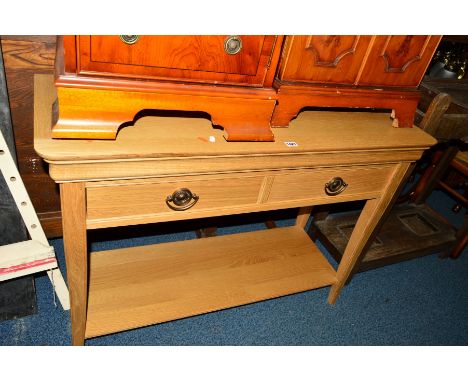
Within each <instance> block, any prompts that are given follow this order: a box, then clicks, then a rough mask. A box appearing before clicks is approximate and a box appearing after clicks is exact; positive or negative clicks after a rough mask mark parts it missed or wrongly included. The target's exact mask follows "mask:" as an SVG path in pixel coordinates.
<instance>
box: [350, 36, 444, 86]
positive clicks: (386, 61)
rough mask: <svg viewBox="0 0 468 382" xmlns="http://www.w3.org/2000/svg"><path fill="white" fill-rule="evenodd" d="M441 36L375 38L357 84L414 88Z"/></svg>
mask: <svg viewBox="0 0 468 382" xmlns="http://www.w3.org/2000/svg"><path fill="white" fill-rule="evenodd" d="M440 39H441V36H420V35H418V36H376V37H375V40H374V42H373V44H372V48H371V50H370V53H369V57H368V59H367V61H366V64H365V66H364V69H363V72H362V75H361V78H360V79H359V85H385V86H412V87H417V86H418V85H419V83H420V81H421V79H422V77H423V75H424V72H425V71H426V69H427V66H428V65H429V62H430V61H431V58H432V55H433V54H434V51H435V49H436V48H437V45H438V44H439V41H440Z"/></svg>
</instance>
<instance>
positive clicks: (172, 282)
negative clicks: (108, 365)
mask: <svg viewBox="0 0 468 382" xmlns="http://www.w3.org/2000/svg"><path fill="white" fill-rule="evenodd" d="M291 243H294V245H291ZM90 258H91V261H90V285H89V307H88V320H87V324H86V337H87V338H89V337H95V336H99V335H103V334H107V333H112V332H115V331H121V330H125V329H131V328H136V327H140V326H145V325H150V324H153V323H158V322H164V321H169V320H174V319H178V318H182V317H188V316H192V315H195V314H201V313H206V312H211V311H215V310H219V309H224V308H228V307H232V306H238V305H242V304H248V303H251V302H255V301H260V300H265V299H268V298H274V297H278V296H282V295H286V294H291V293H296V292H301V291H305V290H309V289H314V288H319V287H323V286H327V285H331V284H333V283H334V282H335V280H336V278H335V271H334V269H333V268H332V267H331V265H330V264H329V263H328V261H327V260H326V259H325V258H324V257H323V255H322V254H321V253H320V251H319V249H318V248H317V247H316V246H315V245H314V244H313V243H312V242H311V241H310V239H309V237H308V235H307V234H306V233H305V232H304V230H303V229H302V228H300V227H287V228H276V229H270V230H264V231H257V232H248V233H242V234H235V235H227V236H218V237H210V238H203V239H197V240H189V241H184V242H175V243H164V244H156V245H152V246H145V247H137V248H125V249H119V250H114V251H105V252H96V253H92V254H91V255H90Z"/></svg>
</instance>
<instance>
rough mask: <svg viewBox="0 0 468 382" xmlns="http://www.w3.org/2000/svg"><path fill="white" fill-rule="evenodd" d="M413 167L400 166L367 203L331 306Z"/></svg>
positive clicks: (341, 266)
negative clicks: (379, 195)
mask: <svg viewBox="0 0 468 382" xmlns="http://www.w3.org/2000/svg"><path fill="white" fill-rule="evenodd" d="M412 167H413V166H412V165H411V164H407V163H402V164H399V165H398V166H397V168H396V169H395V171H394V173H393V174H392V176H391V177H390V180H389V183H388V184H387V187H386V188H385V191H384V192H383V194H382V196H381V197H379V198H377V199H370V200H368V201H367V202H366V204H365V206H364V209H363V210H362V212H361V214H360V215H359V219H358V221H357V222H356V225H355V227H354V230H353V233H352V234H351V237H350V238H349V242H348V245H347V246H346V248H345V251H344V253H343V257H342V259H341V261H340V264H339V266H338V270H337V274H336V277H337V282H336V283H335V284H334V285H333V286H332V287H331V290H330V294H329V295H328V302H329V303H330V304H334V303H335V302H336V300H337V299H338V296H339V294H340V292H341V289H342V288H343V286H344V285H345V283H346V281H347V280H348V278H349V276H350V275H351V274H352V272H353V269H354V267H355V266H356V263H357V261H358V259H359V258H360V256H361V254H362V253H364V251H365V249H366V248H367V246H368V245H369V244H370V243H372V240H373V239H374V237H375V233H376V231H377V225H378V224H379V223H381V222H382V220H383V217H384V215H385V214H386V212H387V211H388V210H389V209H390V207H391V206H392V204H393V203H392V202H393V201H394V200H395V198H396V197H397V196H398V192H399V190H400V188H401V187H402V186H403V184H404V180H405V179H406V177H407V176H408V175H409V174H410V173H411V169H412Z"/></svg>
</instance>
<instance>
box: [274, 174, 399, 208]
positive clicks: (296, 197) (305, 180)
mask: <svg viewBox="0 0 468 382" xmlns="http://www.w3.org/2000/svg"><path fill="white" fill-rule="evenodd" d="M393 171H394V166H392V165H389V166H379V167H343V168H339V167H336V168H333V169H324V170H304V171H298V172H295V173H289V174H284V175H279V176H275V177H274V179H273V182H272V186H271V189H270V193H269V195H268V198H267V202H268V203H275V202H285V201H289V202H291V203H294V202H302V201H303V205H307V201H308V200H310V201H311V203H317V204H319V203H320V204H321V203H333V202H342V201H351V200H360V199H367V198H372V197H376V196H377V195H378V194H379V193H380V192H381V191H382V190H383V189H384V188H385V186H386V185H387V184H388V181H389V179H390V176H391V174H392V173H393ZM336 178H341V179H342V180H343V181H344V183H345V184H346V186H345V187H343V188H344V189H343V190H342V191H341V192H337V193H336V195H333V192H331V191H333V190H330V189H329V190H328V193H327V190H326V187H325V185H326V184H327V183H330V182H331V181H333V180H334V179H336ZM336 185H337V184H335V186H336ZM331 188H333V187H332V186H331ZM337 191H340V188H339V186H337ZM301 204H302V203H301Z"/></svg>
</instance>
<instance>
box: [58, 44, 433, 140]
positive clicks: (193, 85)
mask: <svg viewBox="0 0 468 382" xmlns="http://www.w3.org/2000/svg"><path fill="white" fill-rule="evenodd" d="M440 38H441V36H422V35H419V36H286V37H284V36H260V35H256V36H137V35H122V36H65V37H63V38H62V37H61V38H60V39H59V41H58V44H57V47H58V50H57V60H56V71H57V75H56V82H55V84H56V87H57V91H58V100H59V109H60V112H59V118H58V121H57V123H56V124H55V126H54V128H53V132H52V136H53V137H54V138H93V139H115V137H116V134H117V132H118V130H119V128H120V127H122V126H127V125H131V124H133V123H134V122H135V121H136V120H137V119H138V118H140V117H141V116H144V115H148V114H149V113H151V111H152V110H176V111H189V112H194V111H196V112H204V113H207V114H208V117H209V118H211V121H212V123H213V125H217V126H221V127H222V128H223V129H224V135H225V138H226V140H228V141H273V140H274V134H273V132H272V130H271V127H287V126H288V125H289V122H290V121H291V119H293V118H294V117H295V116H296V115H297V114H298V113H299V112H300V111H301V109H303V108H304V107H308V106H310V107H354V108H356V107H358V108H380V109H386V110H389V111H391V112H392V116H393V118H394V126H398V127H412V126H413V117H414V113H415V111H416V106H417V103H418V100H419V92H418V91H417V87H418V85H419V82H420V81H421V78H422V76H423V74H424V72H425V70H426V68H427V66H428V65H429V62H430V60H431V57H432V55H433V53H434V51H435V49H436V47H437V44H438V43H439V41H440ZM283 42H284V44H283Z"/></svg>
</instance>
